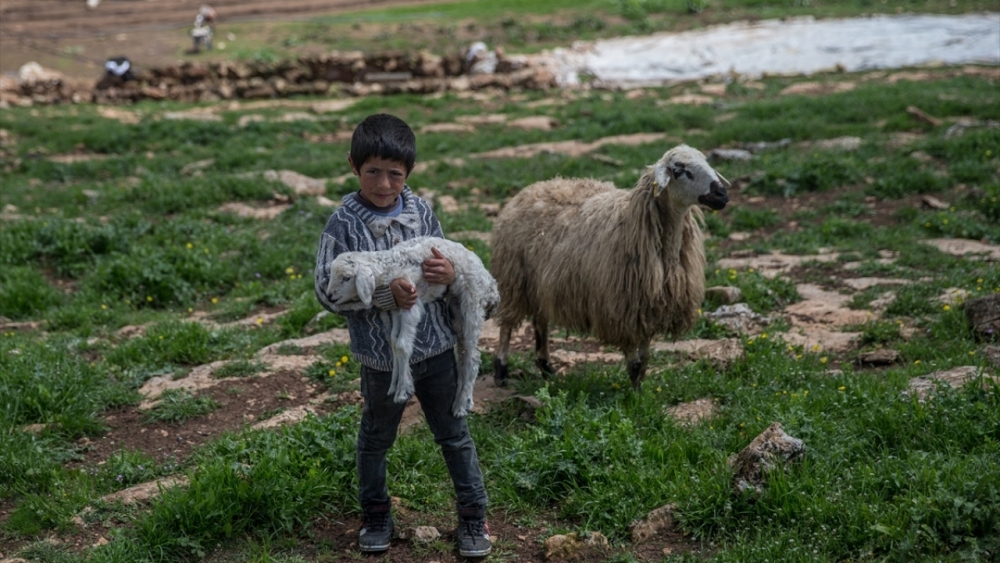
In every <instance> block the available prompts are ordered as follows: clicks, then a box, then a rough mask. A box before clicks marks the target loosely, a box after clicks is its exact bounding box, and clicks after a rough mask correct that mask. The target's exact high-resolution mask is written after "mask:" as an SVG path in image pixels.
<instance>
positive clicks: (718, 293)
mask: <svg viewBox="0 0 1000 563" xmlns="http://www.w3.org/2000/svg"><path fill="white" fill-rule="evenodd" d="M705 298H706V299H708V300H709V301H711V302H713V303H718V304H721V305H732V304H733V303H739V302H740V301H743V292H742V291H740V288H738V287H733V286H730V285H717V286H715V287H710V288H708V289H706V290H705Z"/></svg>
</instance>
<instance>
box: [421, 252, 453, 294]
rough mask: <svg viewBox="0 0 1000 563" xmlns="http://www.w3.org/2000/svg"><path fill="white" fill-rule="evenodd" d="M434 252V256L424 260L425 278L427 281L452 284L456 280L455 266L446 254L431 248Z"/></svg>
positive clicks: (437, 283)
mask: <svg viewBox="0 0 1000 563" xmlns="http://www.w3.org/2000/svg"><path fill="white" fill-rule="evenodd" d="M431 252H432V253H434V257H433V258H428V259H427V260H424V263H423V270H424V279H425V280H427V283H432V284H436V285H451V282H453V281H455V267H454V266H452V265H451V262H449V261H448V259H447V258H445V257H444V254H441V252H440V251H439V250H438V249H436V248H431Z"/></svg>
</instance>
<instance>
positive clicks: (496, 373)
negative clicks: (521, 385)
mask: <svg viewBox="0 0 1000 563" xmlns="http://www.w3.org/2000/svg"><path fill="white" fill-rule="evenodd" d="M509 376H510V372H509V371H507V364H504V363H501V362H500V359H499V358H493V383H495V384H496V386H497V387H506V386H507V378H508V377H509Z"/></svg>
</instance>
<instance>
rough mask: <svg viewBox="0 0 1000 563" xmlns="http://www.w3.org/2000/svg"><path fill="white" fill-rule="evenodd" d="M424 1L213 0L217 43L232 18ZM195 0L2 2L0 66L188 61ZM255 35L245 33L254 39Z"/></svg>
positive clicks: (272, 18) (79, 67)
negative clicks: (90, 6)
mask: <svg viewBox="0 0 1000 563" xmlns="http://www.w3.org/2000/svg"><path fill="white" fill-rule="evenodd" d="M422 1H424V0H214V1H212V2H209V4H210V5H211V6H212V7H213V8H215V10H216V11H217V12H218V14H219V20H218V23H217V27H216V42H218V41H220V40H224V38H225V36H226V33H227V30H226V24H227V23H236V22H261V25H260V27H259V29H258V30H257V31H256V33H261V34H266V33H267V32H268V30H269V27H270V26H271V25H273V23H274V22H278V21H287V20H293V19H303V18H307V17H314V16H322V15H331V14H338V13H343V12H347V11H351V10H357V9H360V8H371V7H375V6H378V7H389V6H395V5H404V4H419V3H421V2H422ZM200 4H201V2H199V1H197V0H104V1H103V2H101V3H100V4H99V5H98V6H97V8H95V9H93V10H90V9H87V4H86V2H85V0H0V53H2V56H0V72H5V73H6V72H16V71H17V69H18V68H20V66H21V65H22V64H24V63H26V62H29V61H36V62H38V63H39V64H41V65H42V66H44V67H46V68H52V69H55V70H58V71H60V72H62V73H64V74H66V75H68V76H71V77H74V78H95V79H96V78H99V77H100V74H101V69H102V67H103V64H104V61H105V60H107V59H108V58H110V57H116V56H120V55H125V56H128V57H129V58H130V59H131V60H132V61H133V62H135V63H136V64H139V65H143V66H161V65H165V64H171V63H175V62H177V61H178V60H183V58H184V56H185V49H188V48H189V47H190V44H191V40H190V38H189V36H188V30H189V29H190V27H191V25H192V23H193V22H194V18H195V15H196V14H197V13H198V6H199V5H200ZM252 40H253V38H252V37H241V38H240V41H242V42H250V41H252Z"/></svg>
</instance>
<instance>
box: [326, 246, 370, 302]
mask: <svg viewBox="0 0 1000 563" xmlns="http://www.w3.org/2000/svg"><path fill="white" fill-rule="evenodd" d="M355 254H356V253H353V252H345V253H343V254H341V255H339V256H337V257H336V258H335V259H334V260H333V262H331V263H330V281H329V282H327V285H326V294H327V297H329V299H330V301H331V302H332V303H333V304H334V305H341V304H343V303H347V302H349V301H354V300H360V301H361V302H362V303H364V305H365V306H366V307H368V306H370V305H371V304H372V294H373V293H374V292H375V273H374V272H373V271H372V269H371V268H370V267H368V266H366V265H364V264H362V263H360V262H359V261H358V260H357V259H356V257H355Z"/></svg>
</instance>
